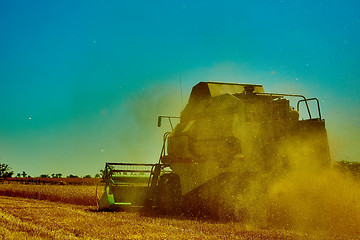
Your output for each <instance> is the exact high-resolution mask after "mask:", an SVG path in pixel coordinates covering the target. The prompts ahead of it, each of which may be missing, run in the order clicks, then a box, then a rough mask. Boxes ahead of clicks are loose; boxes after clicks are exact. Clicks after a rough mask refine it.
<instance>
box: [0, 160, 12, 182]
mask: <svg viewBox="0 0 360 240" xmlns="http://www.w3.org/2000/svg"><path fill="white" fill-rule="evenodd" d="M10 170H11V168H10V167H9V165H7V164H5V163H1V164H0V177H2V178H4V179H6V178H10V177H12V175H13V174H14V172H13V171H10Z"/></svg>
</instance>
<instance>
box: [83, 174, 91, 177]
mask: <svg viewBox="0 0 360 240" xmlns="http://www.w3.org/2000/svg"><path fill="white" fill-rule="evenodd" d="M83 178H91V175H90V174H87V175H85V176H84V177H83Z"/></svg>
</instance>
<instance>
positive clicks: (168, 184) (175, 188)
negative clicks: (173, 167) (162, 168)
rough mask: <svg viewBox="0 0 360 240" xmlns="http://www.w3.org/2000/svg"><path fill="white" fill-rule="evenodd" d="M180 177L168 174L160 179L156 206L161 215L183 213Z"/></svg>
mask: <svg viewBox="0 0 360 240" xmlns="http://www.w3.org/2000/svg"><path fill="white" fill-rule="evenodd" d="M181 195H182V193H181V184H180V177H179V175H177V174H175V173H166V174H164V175H162V176H161V177H160V179H159V183H158V186H157V201H156V205H157V207H158V209H159V212H160V213H161V214H167V215H175V214H179V212H180V211H181Z"/></svg>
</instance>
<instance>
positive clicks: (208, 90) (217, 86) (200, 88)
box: [189, 82, 264, 102]
mask: <svg viewBox="0 0 360 240" xmlns="http://www.w3.org/2000/svg"><path fill="white" fill-rule="evenodd" d="M248 90H250V92H253V93H263V92H264V88H263V86H262V85H259V84H242V83H224V82H200V83H198V84H196V85H195V86H194V87H193V89H192V91H191V95H190V99H189V102H192V101H199V100H203V99H206V98H211V97H216V96H219V95H222V94H226V93H228V94H235V93H244V92H247V91H248Z"/></svg>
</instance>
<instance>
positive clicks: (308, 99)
mask: <svg viewBox="0 0 360 240" xmlns="http://www.w3.org/2000/svg"><path fill="white" fill-rule="evenodd" d="M312 100H316V103H317V107H318V113H319V118H320V119H321V111H320V103H319V100H318V99H317V98H307V99H306V100H299V101H298V103H297V111H299V105H300V102H304V101H305V103H307V101H312ZM310 119H311V117H310Z"/></svg>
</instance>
